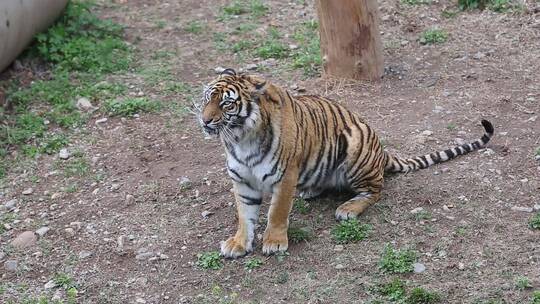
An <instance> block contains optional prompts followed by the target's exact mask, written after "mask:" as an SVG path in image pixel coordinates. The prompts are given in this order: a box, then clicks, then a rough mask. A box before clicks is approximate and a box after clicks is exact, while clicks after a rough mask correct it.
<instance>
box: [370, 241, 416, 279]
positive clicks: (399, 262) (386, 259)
mask: <svg viewBox="0 0 540 304" xmlns="http://www.w3.org/2000/svg"><path fill="white" fill-rule="evenodd" d="M414 262H416V252H415V251H413V250H411V249H394V248H393V247H392V246H391V245H390V244H387V245H386V246H385V247H384V251H383V254H382V256H381V259H380V260H379V269H381V270H382V271H383V272H386V273H407V272H412V271H413V269H414V267H413V264H414Z"/></svg>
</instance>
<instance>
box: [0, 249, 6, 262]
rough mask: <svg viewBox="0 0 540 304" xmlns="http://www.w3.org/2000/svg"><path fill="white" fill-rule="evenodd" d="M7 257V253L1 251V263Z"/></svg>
mask: <svg viewBox="0 0 540 304" xmlns="http://www.w3.org/2000/svg"><path fill="white" fill-rule="evenodd" d="M5 257H6V253H5V252H3V251H1V250H0V261H1V260H3V259H4V258H5Z"/></svg>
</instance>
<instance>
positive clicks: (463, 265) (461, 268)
mask: <svg viewBox="0 0 540 304" xmlns="http://www.w3.org/2000/svg"><path fill="white" fill-rule="evenodd" d="M457 268H458V269H459V270H463V269H465V264H463V263H462V262H459V263H458V266H457Z"/></svg>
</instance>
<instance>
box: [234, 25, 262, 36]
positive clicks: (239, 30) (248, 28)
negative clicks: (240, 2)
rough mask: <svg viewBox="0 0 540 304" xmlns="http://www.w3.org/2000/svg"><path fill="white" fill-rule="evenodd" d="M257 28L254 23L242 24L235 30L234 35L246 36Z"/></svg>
mask: <svg viewBox="0 0 540 304" xmlns="http://www.w3.org/2000/svg"><path fill="white" fill-rule="evenodd" d="M256 28H257V25H256V24H253V23H242V24H239V25H238V26H236V27H235V28H234V31H233V34H235V35H239V34H245V33H248V32H251V31H253V30H255V29H256Z"/></svg>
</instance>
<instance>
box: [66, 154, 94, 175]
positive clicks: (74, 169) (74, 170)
mask: <svg viewBox="0 0 540 304" xmlns="http://www.w3.org/2000/svg"><path fill="white" fill-rule="evenodd" d="M88 171H90V166H89V165H88V162H87V161H86V159H85V158H83V157H76V158H74V159H72V160H70V161H69V162H68V163H67V164H66V165H65V167H64V175H65V176H66V177H72V176H78V177H83V176H85V175H86V174H87V173H88Z"/></svg>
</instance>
